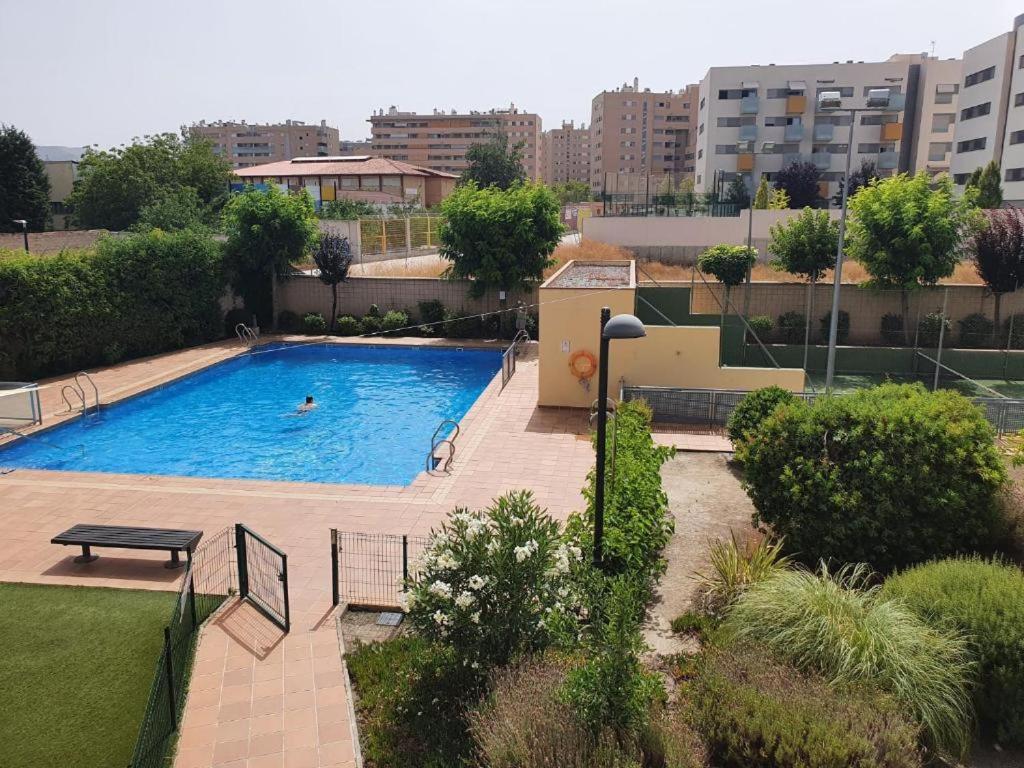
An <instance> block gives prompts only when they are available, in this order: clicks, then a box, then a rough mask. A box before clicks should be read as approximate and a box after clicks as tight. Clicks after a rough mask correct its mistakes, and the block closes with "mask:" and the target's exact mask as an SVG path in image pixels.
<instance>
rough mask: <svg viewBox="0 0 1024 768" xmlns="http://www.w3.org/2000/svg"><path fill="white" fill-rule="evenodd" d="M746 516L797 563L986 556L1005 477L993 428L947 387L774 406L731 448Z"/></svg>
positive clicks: (901, 563)
mask: <svg viewBox="0 0 1024 768" xmlns="http://www.w3.org/2000/svg"><path fill="white" fill-rule="evenodd" d="M736 454H737V458H738V459H739V460H740V461H741V462H742V463H743V468H744V470H745V473H746V477H745V482H746V486H747V491H748V493H749V494H750V498H751V500H752V501H753V502H754V507H755V508H756V510H757V511H756V514H755V516H754V520H755V523H757V524H762V525H767V526H770V527H771V528H772V530H773V531H774V532H775V533H776V535H778V536H781V537H784V538H785V542H786V548H787V550H788V551H790V552H796V553H799V557H800V558H801V559H802V560H803V561H804V562H808V563H815V562H817V560H818V559H819V558H824V559H826V560H829V561H833V562H837V563H856V562H866V563H870V564H871V565H872V566H873V567H874V568H875V569H876V570H879V571H881V572H883V573H888V572H890V571H892V570H894V569H896V568H902V567H905V566H907V565H912V564H914V563H919V562H922V561H924V560H929V559H932V558H936V557H944V556H947V555H951V554H957V553H960V552H974V551H985V550H986V549H987V548H988V547H990V545H991V544H992V542H993V540H994V538H995V536H996V535H997V534H998V529H999V528H1000V518H999V512H998V509H997V496H998V493H999V491H1000V488H1001V486H1002V484H1003V482H1004V480H1005V478H1006V471H1005V468H1004V466H1003V461H1002V458H1001V457H1000V455H999V453H998V451H997V450H996V448H995V445H994V443H993V430H992V427H991V426H990V425H989V423H988V422H987V421H986V420H985V417H984V416H983V415H982V414H981V411H980V410H979V409H978V408H977V407H976V406H974V405H972V404H971V402H970V401H969V400H967V398H965V397H963V396H962V395H959V394H957V393H955V392H951V391H948V390H940V391H938V392H935V393H931V392H927V391H926V390H925V389H924V388H923V387H921V386H920V385H916V384H915V385H908V384H905V385H897V384H883V385H881V386H878V387H875V388H872V389H866V390H859V391H858V392H856V393H853V394H850V395H844V396H843V397H831V398H829V397H824V398H820V399H818V400H816V401H815V402H814V404H813V405H807V404H805V403H802V402H795V403H792V404H791V405H788V406H785V407H782V408H779V409H777V410H776V411H775V412H774V413H773V414H772V415H771V416H769V417H768V418H767V419H765V420H764V421H763V422H762V423H761V426H760V428H759V429H758V430H757V431H756V432H754V433H753V434H752V435H751V436H750V439H748V440H746V441H744V442H741V443H740V444H739V445H738V446H737V452H736Z"/></svg>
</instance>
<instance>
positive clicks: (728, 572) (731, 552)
mask: <svg viewBox="0 0 1024 768" xmlns="http://www.w3.org/2000/svg"><path fill="white" fill-rule="evenodd" d="M708 558H709V560H710V561H711V567H710V569H709V570H706V571H700V572H698V573H697V584H698V586H699V595H700V606H701V608H702V609H703V610H704V611H705V613H706V614H708V615H710V616H713V617H715V618H716V619H721V618H723V617H724V616H725V614H726V612H727V611H728V609H729V608H730V607H731V606H732V605H733V603H735V602H736V600H737V599H739V596H740V595H742V594H743V592H744V591H745V590H746V589H747V588H748V587H749V586H750V585H752V584H757V583H758V582H761V581H764V580H765V579H767V578H770V577H772V576H774V575H775V574H777V573H779V572H780V571H782V570H783V569H785V568H787V567H788V566H789V562H790V561H789V558H788V557H785V556H783V554H782V542H778V541H772V540H771V539H769V538H767V537H763V536H762V537H755V536H750V535H748V536H747V537H746V538H745V539H744V540H743V541H742V542H741V541H738V540H737V539H736V534H735V533H734V532H730V534H729V538H728V540H726V539H718V540H717V541H714V542H712V543H711V546H710V547H709V551H708Z"/></svg>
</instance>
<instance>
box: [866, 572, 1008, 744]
mask: <svg viewBox="0 0 1024 768" xmlns="http://www.w3.org/2000/svg"><path fill="white" fill-rule="evenodd" d="M882 593H883V595H885V596H887V597H896V598H899V599H900V600H902V601H903V602H904V603H905V604H906V605H907V607H908V608H910V609H911V610H912V611H914V612H915V613H917V614H918V615H919V616H920V617H921V618H922V619H924V620H925V621H928V622H930V623H932V624H934V625H936V626H942V627H945V626H952V627H954V628H955V629H957V630H959V631H961V632H963V633H965V634H966V635H967V636H968V638H969V640H970V642H971V646H972V648H973V649H974V652H975V655H976V658H977V660H978V682H977V685H976V686H975V690H974V702H975V707H976V709H977V713H978V720H979V723H980V725H981V728H982V731H983V732H984V733H985V734H986V735H988V736H989V737H991V738H994V739H996V740H998V741H999V742H1000V743H1001V744H1004V745H1007V746H1024V574H1022V573H1021V571H1020V569H1019V568H1016V567H1014V566H1011V565H1004V564H1002V563H999V562H990V561H986V560H981V559H978V558H964V559H954V560H941V561H939V562H935V563H927V564H925V565H919V566H917V567H916V568H911V569H910V570H908V571H904V572H903V573H901V574H898V575H896V576H891V577H890V578H889V579H888V580H887V581H886V582H885V586H884V587H883V590H882Z"/></svg>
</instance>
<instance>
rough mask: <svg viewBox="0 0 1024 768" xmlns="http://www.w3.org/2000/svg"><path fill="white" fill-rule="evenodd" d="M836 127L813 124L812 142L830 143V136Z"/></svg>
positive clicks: (825, 124) (829, 124)
mask: <svg viewBox="0 0 1024 768" xmlns="http://www.w3.org/2000/svg"><path fill="white" fill-rule="evenodd" d="M835 129H836V127H835V126H834V125H832V123H815V124H814V140H815V141H824V142H828V141H832V136H833V135H834V134H835Z"/></svg>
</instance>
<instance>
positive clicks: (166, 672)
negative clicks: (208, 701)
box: [128, 528, 237, 768]
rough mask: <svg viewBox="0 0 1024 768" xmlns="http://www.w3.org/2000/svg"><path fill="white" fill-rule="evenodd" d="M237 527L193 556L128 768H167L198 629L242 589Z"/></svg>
mask: <svg viewBox="0 0 1024 768" xmlns="http://www.w3.org/2000/svg"><path fill="white" fill-rule="evenodd" d="M232 565H233V563H232V558H231V529H230V528H225V529H224V530H222V531H220V532H218V533H216V534H214V535H213V536H211V537H209V538H207V539H205V540H204V541H203V543H202V544H201V545H200V546H199V547H197V548H196V551H195V552H193V553H192V555H191V556H190V558H189V563H188V568H187V570H186V571H185V575H184V579H183V580H182V585H181V589H180V591H179V592H178V600H177V602H176V603H175V606H174V611H173V612H172V614H171V617H170V622H169V623H168V624H167V626H166V627H164V644H163V649H162V650H161V651H160V658H159V660H158V662H157V665H156V672H155V674H154V677H153V684H152V686H151V687H150V689H149V700H148V701H147V703H146V712H145V715H144V716H143V718H142V725H141V726H140V727H139V734H138V737H137V739H136V741H135V751H134V753H133V755H132V759H131V762H130V763H129V764H128V768H166V766H167V764H168V762H167V760H168V753H169V752H170V748H171V745H172V744H173V743H174V740H175V739H174V735H175V733H176V732H177V730H178V724H179V723H180V722H181V715H182V710H183V707H184V704H185V694H186V693H187V691H188V679H189V675H190V673H191V669H192V661H193V658H194V656H195V635H196V631H197V630H198V629H199V627H200V626H201V625H202V623H203V622H204V621H206V619H207V618H209V617H210V615H211V614H212V613H213V612H214V611H215V610H217V608H218V606H220V604H221V603H222V602H223V601H224V599H225V598H226V597H227V596H228V595H230V594H233V593H234V591H235V588H236V586H237V581H236V579H235V576H234V570H233V568H232Z"/></svg>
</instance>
